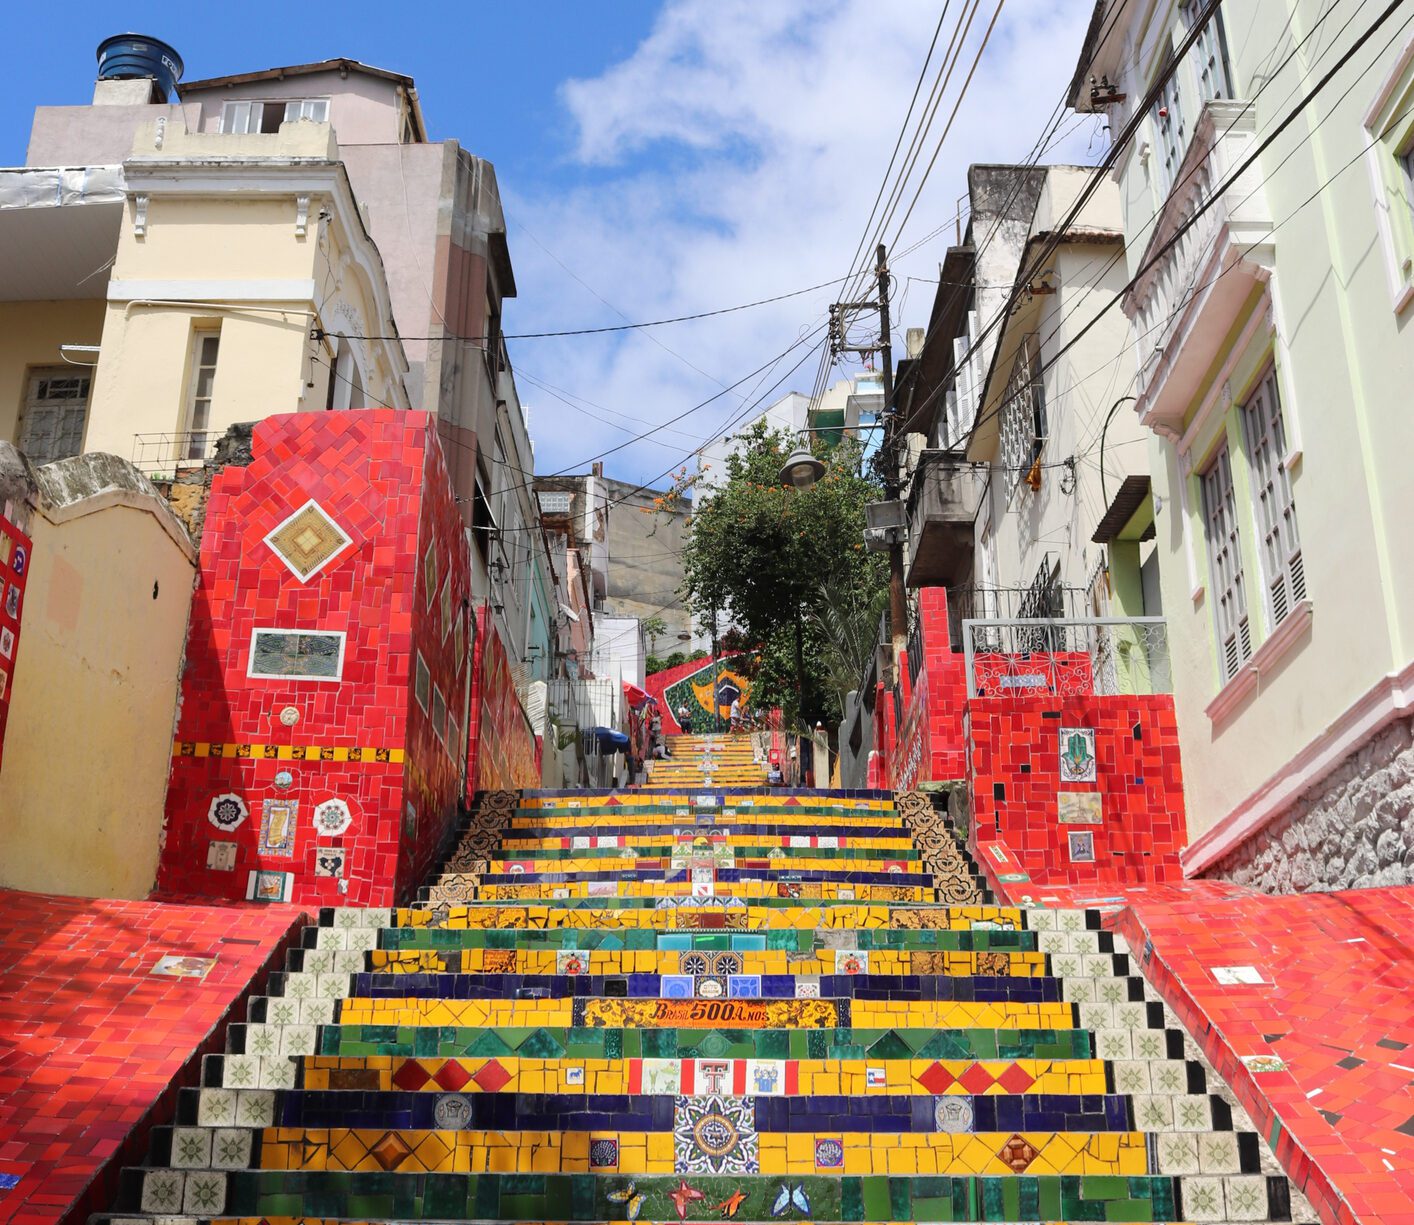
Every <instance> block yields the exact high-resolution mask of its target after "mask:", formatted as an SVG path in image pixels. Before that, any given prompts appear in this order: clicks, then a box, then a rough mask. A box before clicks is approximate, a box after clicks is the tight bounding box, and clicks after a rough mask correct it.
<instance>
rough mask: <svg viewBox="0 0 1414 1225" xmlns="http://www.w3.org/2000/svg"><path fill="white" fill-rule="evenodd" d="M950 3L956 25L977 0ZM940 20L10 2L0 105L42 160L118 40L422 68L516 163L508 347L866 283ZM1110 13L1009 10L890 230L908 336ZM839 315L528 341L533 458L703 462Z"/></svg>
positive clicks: (10, 144) (716, 9)
mask: <svg viewBox="0 0 1414 1225" xmlns="http://www.w3.org/2000/svg"><path fill="white" fill-rule="evenodd" d="M993 7H994V6H993V4H992V0H982V3H981V6H980V11H979V15H978V17H977V18H976V20H975V22H974V24H973V25H972V26H971V28H970V29H969V31H968V32H967V34H966V36H965V38H964V42H963V57H962V59H963V64H962V70H960V71H959V72H958V73H957V75H956V80H955V81H954V84H953V88H952V89H951V90H950V91H948V92H947V93H946V94H945V98H944V104H943V106H942V108H941V110H940V118H939V120H938V123H937V126H936V127H935V128H934V129H933V131H932V132H931V134H930V137H929V148H928V151H927V152H928V156H931V154H932V146H933V144H935V143H936V140H937V137H938V135H939V133H940V131H941V128H942V121H943V118H944V117H946V115H947V113H948V112H949V111H950V110H951V108H952V105H953V102H954V99H955V96H956V94H957V92H958V90H957V86H958V85H959V84H960V82H961V80H962V77H963V75H964V73H965V69H966V68H967V66H968V64H969V63H970V61H971V59H972V56H973V54H974V53H975V52H976V51H977V49H978V47H979V46H980V43H981V34H982V30H983V29H984V28H985V26H986V24H987V22H988V20H989V18H990V16H991V13H992V10H993ZM952 8H953V10H954V11H953V13H952V15H950V16H949V19H948V23H947V29H949V30H950V29H951V28H952V23H953V18H954V17H955V16H956V12H957V11H958V10H959V9H961V10H963V11H965V10H966V9H967V4H966V3H962V4H961V5H959V4H958V3H956V2H955V3H954V4H953V6H952ZM940 9H941V0H936V2H935V0H766V2H764V3H763V2H762V0H598V2H594V3H585V2H584V0H580V2H579V3H569V2H567V0H539V2H538V3H535V4H529V3H487V2H485V0H483V2H482V3H475V4H469V5H468V4H459V5H455V6H453V5H428V4H425V3H424V4H403V5H387V4H378V5H373V4H366V3H345V4H340V5H337V6H316V7H311V6H302V5H273V4H269V3H265V2H263V0H262V2H256V0H245V2H244V3H242V4H239V5H224V6H211V5H200V6H185V7H179V6H171V7H161V8H159V7H157V6H140V7H139V6H135V7H133V8H130V9H124V8H123V6H120V5H114V4H111V3H106V4H98V3H95V2H93V0H77V2H73V3H67V4H65V5H63V6H62V8H54V7H48V6H35V5H31V6H15V5H11V6H10V7H9V9H8V10H7V14H6V19H5V23H4V28H5V33H6V35H7V45H8V47H9V49H10V51H11V54H10V57H9V62H10V69H9V71H10V74H11V77H12V78H14V77H18V80H14V79H12V81H11V84H10V86H9V89H8V91H7V93H8V96H9V97H10V98H11V99H12V100H14V101H12V103H11V104H10V105H8V106H7V107H6V108H5V109H4V111H3V113H0V163H8V164H17V163H19V162H21V161H22V160H23V156H24V147H25V143H26V139H27V136H28V131H29V122H30V111H31V109H32V107H33V106H34V105H37V104H41V103H48V104H66V103H67V104H81V103H86V102H87V101H88V100H89V97H90V96H91V90H92V82H93V77H94V71H95V61H94V49H95V47H96V46H97V44H98V42H99V41H100V40H101V39H102V38H103V37H105V36H107V35H109V34H112V33H117V32H120V31H122V30H125V29H136V30H139V31H142V32H145V33H150V34H152V35H154V36H156V37H159V38H163V39H165V40H166V41H167V42H169V43H171V44H172V45H173V46H175V47H176V48H177V50H178V51H179V52H180V53H181V54H182V56H183V57H184V59H185V61H186V76H187V78H188V79H196V78H198V77H204V76H217V75H223V74H226V73H234V72H242V71H251V70H255V69H260V68H266V67H272V66H275V65H279V64H291V63H302V62H305V61H310V60H318V59H326V58H330V57H333V56H339V55H345V56H349V57H351V58H355V59H360V60H364V61H366V62H368V63H373V64H377V65H379V66H380V67H385V68H390V69H394V70H396V71H400V72H405V73H408V74H410V75H412V76H413V77H414V78H416V81H417V85H418V90H419V93H420V95H421V98H422V104H423V109H424V113H425V114H426V116H427V121H428V126H429V128H430V134H431V136H432V137H433V138H434V139H444V138H456V139H458V140H459V141H461V143H462V144H463V145H464V146H465V147H466V148H468V149H470V150H471V151H472V152H474V153H476V154H478V155H481V156H483V157H487V158H489V159H491V160H492V161H493V162H494V163H495V165H496V171H497V177H498V180H499V182H500V185H501V190H502V196H503V199H504V201H505V206H506V212H507V219H508V229H509V241H510V248H511V255H512V260H513V262H514V264H515V269H516V279H517V283H518V286H519V290H520V296H519V297H518V299H517V300H516V301H514V302H512V303H510V304H508V306H507V309H506V311H505V317H504V318H505V327H506V330H507V331H508V332H510V333H515V332H532V331H542V330H551V329H560V328H573V327H595V326H604V325H609V324H616V323H620V322H622V321H623V319H624V317H628V318H632V319H657V318H665V317H670V316H676V315H681V314H689V313H693V312H696V311H702V310H713V309H717V308H720V307H724V306H730V305H734V304H737V303H742V302H748V301H752V300H755V299H758V298H764V297H769V296H772V295H776V294H783V293H789V292H791V291H793V290H796V289H800V288H802V287H805V286H809V285H814V284H816V283H818V282H822V281H827V280H829V279H831V278H836V277H840V276H842V275H843V274H844V273H845V272H846V271H847V270H848V268H849V261H850V257H851V255H852V253H853V251H854V249H855V247H856V244H857V243H858V242H859V240H860V238H861V236H862V230H863V226H864V221H865V218H866V216H867V215H868V212H869V207H870V204H871V202H872V201H873V199H874V196H875V193H876V191H877V190H878V188H879V184H880V182H881V180H882V178H883V174H884V169H885V166H886V164H887V162H888V158H889V151H890V148H891V147H892V144H893V138H894V136H895V135H896V134H897V133H898V130H899V125H900V123H901V122H902V120H903V116H904V113H905V111H906V110H907V107H908V102H909V96H910V94H911V93H912V90H913V87H914V83H915V81H916V80H917V77H918V73H919V70H920V68H921V66H922V63H923V60H924V56H925V53H926V50H927V47H928V42H929V39H930V38H931V36H932V34H933V31H934V27H935V25H936V23H937V20H938V13H939V10H940ZM1090 9H1091V4H1090V2H1089V0H1007V4H1006V6H1005V10H1004V12H1003V15H1002V16H1001V18H1000V20H999V22H998V24H997V26H996V29H995V30H994V32H993V34H992V36H991V39H990V41H989V42H988V44H987V47H986V50H985V52H984V54H983V57H982V59H981V61H980V64H979V68H978V71H977V73H976V76H975V78H974V80H973V82H972V84H971V86H970V87H969V89H968V92H967V94H966V96H965V97H964V98H963V99H962V100H961V103H960V106H959V110H958V114H957V120H956V123H955V124H954V126H953V129H952V131H951V132H950V133H949V134H948V137H947V140H946V141H945V142H944V143H943V145H942V146H941V151H940V154H939V156H938V160H937V164H936V166H935V167H934V169H933V171H932V173H931V174H930V175H929V176H928V178H927V181H926V183H925V184H924V185H923V188H922V191H921V194H920V196H919V199H918V203H917V205H916V207H915V209H914V211H913V214H912V216H911V217H910V218H909V221H908V224H907V225H906V226H904V227H903V228H902V229H901V230H899V232H898V233H896V234H895V233H889V234H886V237H887V238H889V240H890V242H891V246H892V249H893V250H894V252H895V253H896V254H895V257H894V260H893V269H894V272H895V275H896V276H897V277H898V285H899V290H898V293H897V297H896V301H897V302H898V303H899V306H898V309H897V310H896V312H895V320H894V324H895V327H896V328H897V329H899V330H900V333H901V331H902V329H903V328H905V327H907V326H920V325H922V324H924V323H926V320H927V312H928V308H929V305H930V303H931V301H932V296H933V292H934V287H933V286H932V285H930V284H928V283H927V282H926V278H929V277H932V278H936V277H937V275H938V263H939V261H940V260H941V259H942V256H943V253H944V251H945V249H946V247H947V245H948V244H949V243H950V242H952V241H954V238H955V229H954V225H953V223H952V221H951V218H952V215H953V213H954V212H955V210H956V201H957V198H958V197H959V196H960V195H961V194H962V193H963V192H964V190H965V186H966V178H965V176H966V167H967V165H968V164H969V163H970V162H975V161H989V162H998V161H1009V160H1019V159H1020V158H1022V157H1024V156H1025V155H1026V153H1027V151H1028V150H1029V149H1030V148H1031V146H1032V143H1033V142H1034V141H1035V139H1036V137H1037V136H1038V135H1039V134H1040V132H1041V129H1042V127H1043V125H1044V124H1045V122H1046V119H1047V118H1048V116H1049V115H1050V113H1051V110H1052V108H1053V107H1054V105H1055V103H1056V101H1057V100H1058V99H1059V97H1060V95H1061V93H1062V91H1063V89H1064V87H1065V85H1066V84H1067V83H1068V81H1069V78H1070V74H1071V73H1072V72H1073V70H1074V65H1075V61H1076V58H1077V57H1078V55H1079V51H1080V42H1081V38H1082V36H1083V32H1084V27H1085V23H1086V20H1087V19H1088V16H1089V13H1090ZM115 14H116V15H115ZM56 17H57V19H56ZM945 39H946V34H945ZM29 48H33V49H35V50H34V51H33V52H32V53H31V52H29V51H27V50H26V49H29ZM1093 136H1094V132H1093V125H1092V124H1090V123H1088V122H1087V123H1085V124H1080V125H1078V126H1077V127H1076V128H1075V130H1074V132H1073V133H1072V135H1071V136H1070V137H1069V139H1067V140H1064V141H1062V142H1061V143H1060V145H1059V146H1058V147H1057V148H1056V149H1055V150H1054V151H1053V153H1052V154H1051V157H1052V159H1053V160H1057V161H1061V160H1066V161H1078V160H1084V159H1085V158H1086V157H1088V156H1091V140H1092V138H1093ZM1098 148H1099V146H1098V144H1096V145H1095V146H1094V151H1095V153H1096V154H1097V153H1098ZM926 160H927V159H926V157H925V159H924V161H925V162H926ZM921 169H922V167H921V165H920V167H919V171H920V174H919V176H918V177H921ZM912 194H913V187H912V186H910V188H909V191H908V195H909V196H911V195H912ZM898 216H899V218H901V217H902V210H900V212H899V214H898ZM910 276H912V277H917V278H923V279H920V280H916V281H910V280H909V279H908V278H909V277H910ZM830 300H831V294H830V291H828V290H821V291H818V292H816V293H813V294H808V295H803V296H800V297H794V298H790V299H788V300H787V301H784V302H780V303H776V304H774V305H772V306H768V307H762V308H759V309H755V310H750V311H743V312H740V313H737V314H729V315H724V316H720V317H718V318H716V319H709V320H703V321H701V322H699V323H692V324H682V325H674V326H672V327H666V328H661V329H655V330H654V331H652V332H651V333H646V332H640V333H633V334H628V335H624V334H618V335H610V336H601V337H590V338H568V339H563V340H546V341H530V340H527V341H519V342H513V343H512V350H511V352H512V360H513V362H514V364H515V366H516V369H517V372H518V383H519V390H520V395H521V399H522V401H523V402H524V403H525V404H526V405H527V407H528V409H529V411H530V418H531V432H532V436H533V437H534V438H535V440H536V448H537V468H538V469H539V470H540V471H553V470H558V469H561V468H577V467H580V466H581V465H583V464H584V463H586V462H587V461H588V460H589V459H591V458H593V457H594V456H596V455H597V454H599V453H601V452H604V451H607V450H609V449H610V448H616V447H620V446H621V445H622V444H623V443H625V442H626V441H627V440H629V439H630V438H632V437H633V435H635V434H638V433H640V432H642V431H644V430H647V429H649V428H651V427H657V426H662V427H663V428H661V429H659V430H657V431H656V432H655V433H653V434H652V436H650V437H649V438H647V439H645V440H643V441H641V442H634V443H632V444H631V445H629V446H627V447H624V448H623V449H621V450H616V451H615V453H614V454H613V455H612V456H610V457H609V459H608V460H607V468H608V471H609V472H610V473H611V474H612V475H615V476H620V477H625V478H632V479H634V480H651V479H654V478H656V477H658V476H659V474H660V473H663V472H666V471H668V470H670V469H673V468H676V467H678V466H680V465H682V464H683V463H688V464H691V463H692V453H693V450H694V448H695V447H696V446H699V445H701V444H702V443H703V442H706V441H708V440H709V439H710V438H711V437H712V436H713V435H715V434H720V433H723V432H727V431H729V430H730V429H732V428H733V427H732V424H731V422H732V421H733V419H734V418H737V417H739V416H742V415H743V414H749V413H750V411H751V409H752V405H753V403H754V402H755V401H756V399H757V398H758V397H760V398H764V399H765V401H766V402H769V401H770V400H772V399H775V398H777V397H778V396H779V395H781V394H784V392H785V391H787V390H790V389H792V388H795V389H799V390H803V391H808V390H809V389H810V385H811V383H812V382H813V380H814V376H815V371H816V367H817V360H816V358H815V357H814V356H813V355H811V354H810V350H809V347H808V345H803V346H801V347H799V348H796V349H792V350H790V353H789V356H787V357H786V358H785V359H784V360H783V361H781V362H779V363H778V364H776V365H770V366H769V369H768V373H767V374H766V375H765V376H764V377H762V378H759V379H757V378H752V379H749V380H747V381H746V382H745V383H743V384H742V385H741V386H740V387H738V388H736V389H735V390H733V391H724V390H723V388H724V387H727V386H729V385H731V384H734V383H736V382H737V381H738V380H740V379H742V377H743V376H744V375H746V374H747V373H748V372H750V371H752V370H754V369H756V368H758V367H762V366H768V364H769V363H770V362H771V361H772V359H773V358H774V357H776V356H777V355H779V354H781V353H782V352H784V351H786V350H787V349H790V346H791V345H792V343H793V342H795V341H796V340H797V338H798V337H800V336H801V335H802V334H805V333H807V332H808V331H809V330H810V329H811V328H813V327H815V326H817V325H818V323H820V322H821V321H822V320H823V318H824V312H825V307H826V305H827V304H828V302H829V301H830ZM802 357H805V358H806V360H805V361H803V362H802V364H801V365H800V366H799V368H798V369H797V370H796V372H795V373H794V374H790V373H789V371H790V368H791V366H792V365H793V364H794V363H795V362H796V361H797V360H798V359H800V358H802ZM856 368H857V367H856ZM850 372H851V371H850V370H849V368H847V367H846V368H842V369H840V370H837V371H835V372H834V377H840V376H841V375H843V374H847V373H850ZM714 395H715V396H717V398H716V399H715V400H713V401H712V402H711V403H709V404H706V405H705V406H703V407H700V408H695V407H694V406H696V405H699V404H701V403H702V402H703V401H705V400H708V398H709V397H712V396H714ZM680 414H686V415H683V416H682V417H681V419H680V420H673V419H674V418H678V417H679V415H680Z"/></svg>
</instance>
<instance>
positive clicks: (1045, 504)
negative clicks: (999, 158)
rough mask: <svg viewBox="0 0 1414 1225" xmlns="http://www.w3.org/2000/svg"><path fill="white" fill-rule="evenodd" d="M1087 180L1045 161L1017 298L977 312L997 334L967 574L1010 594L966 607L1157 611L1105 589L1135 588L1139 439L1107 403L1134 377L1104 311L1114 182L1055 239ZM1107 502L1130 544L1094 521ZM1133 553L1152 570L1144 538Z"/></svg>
mask: <svg viewBox="0 0 1414 1225" xmlns="http://www.w3.org/2000/svg"><path fill="white" fill-rule="evenodd" d="M1090 178H1091V175H1090V172H1089V171H1088V170H1086V169H1084V168H1081V167H1077V166H1048V167H1046V168H1045V172H1044V179H1043V182H1042V184H1041V189H1040V193H1039V197H1038V199H1037V201H1036V208H1035V212H1034V213H1033V214H1032V217H1031V223H1030V226H1029V228H1028V230H1027V233H1026V237H1025V241H1024V242H1023V244H1022V246H1021V250H1020V257H1019V260H1018V263H1017V273H1016V276H1017V278H1018V279H1017V280H1016V282H1015V283H1014V284H1013V285H1012V287H1011V291H1012V292H1011V297H1012V299H1013V300H1014V302H1015V305H1014V306H1013V308H1012V309H1011V310H1010V311H1005V312H1002V313H1000V314H999V315H996V316H994V317H992V318H985V319H982V320H981V321H980V322H981V324H982V326H983V327H994V331H993V333H992V338H991V346H990V348H989V353H988V360H987V361H986V362H985V363H980V364H979V369H980V372H981V375H980V378H978V379H977V380H976V386H977V391H976V392H975V394H973V395H972V396H971V397H970V399H969V403H970V404H971V405H972V406H973V410H974V415H972V416H971V419H970V421H969V422H968V424H969V427H970V429H969V434H968V437H967V440H966V450H965V455H966V458H967V460H968V461H970V462H971V463H973V464H977V463H983V464H985V465H986V473H987V476H986V483H985V485H984V487H983V489H982V493H981V497H980V499H979V504H978V510H977V517H976V519H975V520H974V524H973V526H974V536H973V556H974V576H975V579H976V585H977V588H978V589H979V590H981V591H982V592H984V593H988V592H992V591H996V592H998V593H1001V592H1006V593H1014V594H1010V595H1008V596H1007V597H1005V598H1004V597H1002V596H1000V595H997V596H995V597H991V596H988V595H984V596H983V598H982V599H981V600H979V601H975V602H974V604H973V608H972V611H973V614H974V615H977V616H984V615H993V616H1023V617H1024V616H1032V617H1035V616H1072V617H1074V616H1104V615H1109V614H1111V613H1120V612H1128V613H1130V614H1131V615H1142V614H1144V613H1145V612H1146V611H1147V612H1148V614H1149V615H1157V614H1158V613H1159V612H1160V611H1161V610H1160V609H1159V608H1158V607H1157V606H1155V599H1154V598H1151V601H1150V607H1149V608H1148V609H1145V608H1144V606H1143V601H1142V599H1141V600H1140V601H1139V602H1138V606H1136V605H1135V602H1134V601H1132V600H1130V601H1125V600H1123V599H1115V598H1114V595H1115V593H1116V592H1120V593H1123V594H1125V595H1129V594H1131V593H1133V592H1136V591H1139V592H1141V594H1142V582H1141V579H1140V574H1141V568H1142V566H1141V560H1140V557H1139V552H1140V542H1139V540H1138V537H1139V536H1141V535H1143V534H1144V533H1145V530H1146V528H1148V526H1149V522H1151V519H1152V516H1150V517H1149V520H1148V521H1146V520H1145V518H1144V509H1145V507H1144V504H1145V496H1144V495H1145V492H1146V491H1147V479H1146V478H1147V473H1148V456H1147V454H1146V452H1147V445H1148V440H1147V437H1146V432H1145V431H1144V430H1143V429H1142V427H1140V425H1139V424H1138V422H1136V421H1135V420H1134V419H1133V414H1132V413H1129V414H1126V415H1125V416H1123V417H1120V416H1118V415H1117V414H1113V413H1112V411H1111V410H1112V409H1114V407H1115V405H1116V404H1122V403H1123V401H1124V398H1125V397H1126V396H1127V393H1128V392H1129V390H1130V386H1131V384H1132V382H1133V378H1132V369H1133V365H1132V362H1129V361H1126V360H1125V355H1124V354H1123V352H1122V351H1123V350H1124V348H1125V343H1126V340H1127V338H1128V328H1127V326H1126V323H1125V320H1124V317H1123V316H1122V315H1119V314H1118V312H1112V313H1110V314H1108V315H1107V314H1104V313H1103V308H1104V306H1105V304H1106V303H1107V302H1109V301H1110V300H1111V299H1112V298H1113V297H1114V295H1115V293H1116V292H1118V290H1119V289H1120V288H1121V287H1122V286H1123V285H1124V280H1125V274H1124V260H1123V257H1122V253H1121V251H1122V244H1123V232H1122V229H1121V224H1122V221H1121V216H1120V208H1119V192H1118V190H1117V189H1116V188H1115V187H1114V185H1113V184H1111V183H1101V184H1100V186H1099V189H1098V190H1097V191H1096V192H1095V194H1094V195H1093V196H1091V198H1090V199H1089V200H1088V201H1087V202H1086V204H1085V206H1084V207H1083V208H1082V209H1081V211H1080V213H1079V214H1078V215H1077V216H1076V218H1075V220H1074V221H1073V222H1071V223H1070V224H1069V225H1068V226H1066V227H1065V230H1064V233H1062V234H1060V235H1059V241H1057V235H1058V233H1059V232H1060V229H1061V226H1062V225H1063V223H1064V222H1065V218H1066V217H1067V215H1068V214H1069V212H1070V210H1071V208H1072V206H1073V205H1074V204H1075V201H1076V198H1077V197H1078V196H1079V194H1080V192H1081V190H1082V189H1083V188H1084V187H1085V186H1086V184H1087V183H1088V182H1089V181H1090ZM1043 254H1044V259H1043V260H1041V262H1039V263H1038V262H1037V261H1038V257H1040V256H1042V255H1043ZM1102 463H1103V466H1104V470H1103V473H1102V471H1101V464H1102ZM1121 491H1125V493H1124V495H1122V494H1121ZM1112 504H1113V505H1114V506H1115V507H1116V508H1117V514H1124V513H1125V512H1126V511H1127V512H1128V513H1127V514H1125V518H1124V521H1123V528H1124V530H1125V531H1126V532H1127V533H1128V534H1129V535H1130V536H1132V537H1134V540H1133V545H1134V547H1133V548H1127V547H1125V546H1124V545H1121V546H1120V547H1118V548H1116V547H1114V545H1113V544H1112V543H1111V542H1112V541H1113V540H1114V539H1115V534H1117V533H1115V534H1110V533H1102V532H1101V531H1100V526H1101V523H1102V521H1103V520H1105V518H1106V516H1107V513H1108V512H1109V511H1110V508H1111V505H1112ZM1136 516H1137V517H1136ZM1131 519H1132V520H1133V522H1132V523H1131ZM1097 535H1104V537H1105V538H1104V539H1103V540H1098V539H1097V538H1096V537H1097ZM1105 545H1110V547H1109V548H1108V549H1107V548H1106V547H1104V546H1105ZM1143 551H1144V553H1145V559H1144V561H1145V562H1147V563H1148V564H1149V566H1150V568H1151V570H1154V569H1156V568H1155V566H1154V563H1153V562H1152V561H1149V556H1150V555H1151V554H1152V545H1150V544H1147V543H1146V544H1144V546H1143ZM1131 571H1132V573H1131ZM1151 588H1152V590H1153V597H1155V598H1156V597H1157V594H1158V593H1157V588H1156V587H1155V586H1153V584H1151Z"/></svg>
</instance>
